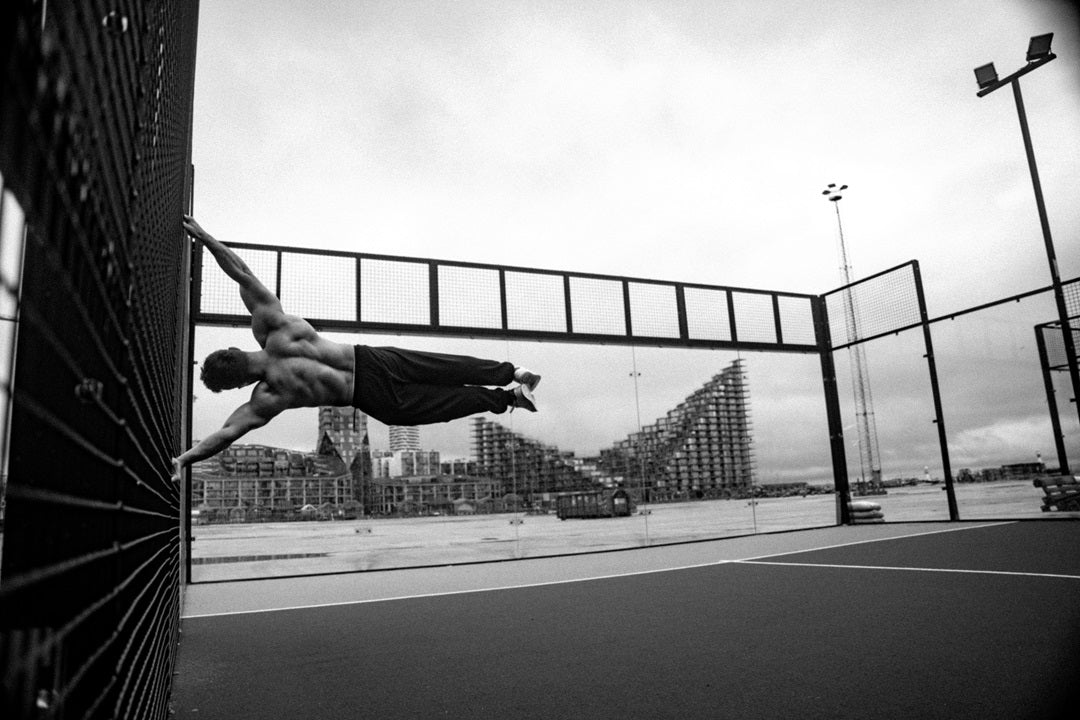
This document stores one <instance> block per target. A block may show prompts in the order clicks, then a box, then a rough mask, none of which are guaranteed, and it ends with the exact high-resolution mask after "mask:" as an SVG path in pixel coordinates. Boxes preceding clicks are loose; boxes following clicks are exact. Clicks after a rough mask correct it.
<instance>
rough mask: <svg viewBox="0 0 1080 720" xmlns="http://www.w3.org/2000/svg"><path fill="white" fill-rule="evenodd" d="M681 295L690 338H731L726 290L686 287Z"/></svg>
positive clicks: (722, 339)
mask: <svg viewBox="0 0 1080 720" xmlns="http://www.w3.org/2000/svg"><path fill="white" fill-rule="evenodd" d="M683 297H684V302H685V303H686V321H687V332H688V334H689V336H690V337H691V338H692V339H695V340H721V341H724V340H731V315H730V310H729V308H728V294H727V292H726V291H724V290H715V289H710V288H697V287H688V288H686V289H685V290H684V291H683Z"/></svg>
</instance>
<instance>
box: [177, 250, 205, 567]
mask: <svg viewBox="0 0 1080 720" xmlns="http://www.w3.org/2000/svg"><path fill="white" fill-rule="evenodd" d="M188 254H189V256H190V260H189V261H188V262H189V263H190V268H191V274H190V276H189V278H190V281H191V282H190V285H189V288H190V290H189V292H190V295H189V298H188V319H187V322H188V336H187V351H186V352H185V353H184V354H183V356H182V358H181V361H182V362H183V363H184V366H185V367H184V370H183V373H184V387H183V389H182V392H183V393H184V413H185V418H184V436H183V448H182V449H184V450H186V449H187V448H189V447H191V443H192V436H193V435H194V414H195V358H194V350H195V321H194V315H196V314H198V313H200V312H201V311H202V306H201V302H202V267H203V246H202V243H191V244H190V250H189V253H188ZM180 482H181V483H182V484H183V486H184V487H183V488H182V497H183V502H182V503H181V506H180V510H181V512H182V513H183V514H184V516H183V517H182V518H181V526H182V527H183V529H184V537H183V546H184V550H183V555H184V584H186V585H190V584H191V539H192V530H191V500H192V497H191V490H192V488H191V465H188V466H187V467H186V468H184V475H183V477H181V478H180Z"/></svg>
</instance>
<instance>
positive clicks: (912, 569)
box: [732, 560, 1080, 580]
mask: <svg viewBox="0 0 1080 720" xmlns="http://www.w3.org/2000/svg"><path fill="white" fill-rule="evenodd" d="M732 562H734V563H737V564H739V565H776V566H786V567H804V568H810V567H812V568H843V569H845V570H907V571H908V572H928V573H953V574H958V573H967V574H969V575H1010V576H1014V577H1034V578H1064V579H1066V580H1080V575H1058V574H1056V573H1031V572H1017V571H1013V570H966V569H957V568H928V567H901V566H897V565H834V564H831V563H812V562H804V563H798V562H776V561H773V560H734V561H732Z"/></svg>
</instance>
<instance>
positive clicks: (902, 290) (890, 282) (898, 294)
mask: <svg viewBox="0 0 1080 720" xmlns="http://www.w3.org/2000/svg"><path fill="white" fill-rule="evenodd" d="M915 272H916V271H915V265H914V263H905V264H903V265H900V266H897V267H895V268H891V269H889V270H886V271H884V272H881V273H878V274H876V275H871V276H870V277H868V278H864V279H862V280H859V281H857V282H854V283H852V284H851V285H847V286H845V287H842V288H840V289H838V290H834V291H832V292H830V293H828V294H826V295H825V296H824V297H825V306H826V309H827V311H828V314H829V332H830V334H831V335H832V344H833V348H834V349H837V348H841V347H845V346H847V345H851V344H853V343H857V342H861V341H865V340H868V339H870V338H875V337H880V336H882V335H887V334H889V333H893V332H897V331H899V330H905V329H909V328H912V327H915V326H917V325H919V324H920V323H921V321H922V320H921V314H920V310H919V295H918V291H917V288H916V276H915Z"/></svg>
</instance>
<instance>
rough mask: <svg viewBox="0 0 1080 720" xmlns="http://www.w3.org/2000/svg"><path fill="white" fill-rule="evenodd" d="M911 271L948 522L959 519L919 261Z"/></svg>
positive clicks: (915, 262)
mask: <svg viewBox="0 0 1080 720" xmlns="http://www.w3.org/2000/svg"><path fill="white" fill-rule="evenodd" d="M911 271H912V273H914V275H915V294H916V295H917V296H918V298H919V321H920V323H921V324H922V331H923V343H924V344H925V345H926V356H925V357H926V365H927V368H928V369H929V371H930V392H931V394H932V395H933V397H934V424H936V425H937V431H938V446H939V447H940V448H941V471H942V472H943V473H944V474H945V494H946V495H947V496H948V500H949V520H952V521H954V522H955V521H956V520H959V519H960V510H959V508H958V507H957V505H956V488H955V487H954V485H953V475H952V464H951V463H950V462H949V439H948V436H947V435H946V434H945V415H944V413H943V412H942V409H941V390H940V388H939V387H938V375H937V362H936V361H935V360H934V340H933V338H932V337H931V335H930V318H929V316H928V314H927V312H926V296H925V295H924V294H923V284H922V273H921V272H919V261H918V260H913V261H912V263H911Z"/></svg>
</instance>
